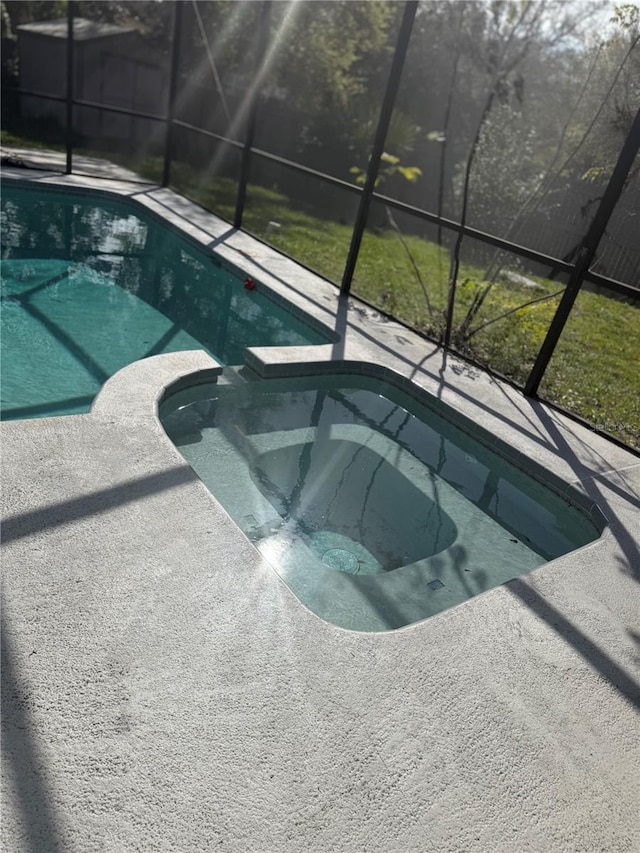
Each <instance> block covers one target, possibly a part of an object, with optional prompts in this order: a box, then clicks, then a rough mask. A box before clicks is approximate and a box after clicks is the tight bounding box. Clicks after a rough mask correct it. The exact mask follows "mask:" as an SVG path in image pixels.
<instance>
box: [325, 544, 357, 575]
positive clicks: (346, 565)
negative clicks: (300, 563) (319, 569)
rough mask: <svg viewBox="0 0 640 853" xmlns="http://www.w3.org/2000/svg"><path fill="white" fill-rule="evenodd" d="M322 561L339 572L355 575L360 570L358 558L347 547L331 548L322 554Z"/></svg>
mask: <svg viewBox="0 0 640 853" xmlns="http://www.w3.org/2000/svg"><path fill="white" fill-rule="evenodd" d="M322 562H323V563H324V564H325V566H328V567H329V568H330V569H335V571H337V572H347V573H348V574H350V575H355V574H356V573H357V571H358V567H359V563H358V558H357V557H356V555H355V554H352V553H351V551H347V550H346V549H345V548H329V550H328V551H325V552H324V554H323V555H322Z"/></svg>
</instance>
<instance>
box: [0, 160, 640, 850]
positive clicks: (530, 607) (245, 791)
mask: <svg viewBox="0 0 640 853" xmlns="http://www.w3.org/2000/svg"><path fill="white" fill-rule="evenodd" d="M8 171H10V170H5V174H6V173H7V172H8ZM20 174H22V173H20ZM33 178H35V179H36V180H39V181H42V182H44V183H55V184H56V185H60V184H62V185H66V186H74V187H78V186H84V185H88V184H87V183H86V179H81V178H78V177H75V176H73V177H70V178H66V179H64V178H61V177H59V176H58V177H56V178H52V177H51V176H50V175H47V174H45V173H42V175H38V174H37V173H34V175H33ZM100 186H101V187H105V188H107V187H108V186H112V188H113V189H114V191H119V192H125V193H130V194H132V195H135V196H136V198H137V200H139V201H140V202H141V203H142V204H144V205H145V206H147V207H148V208H149V209H152V210H154V211H158V212H160V211H171V213H170V218H173V219H175V220H177V219H181V220H182V222H181V223H178V224H181V227H183V228H184V229H185V230H187V231H188V232H189V233H191V235H192V236H193V237H194V239H197V240H199V241H200V242H201V243H202V244H203V245H205V246H215V249H216V251H217V252H218V253H219V254H220V255H221V256H222V257H223V258H225V259H226V260H227V261H228V262H229V263H231V264H234V265H236V266H239V267H241V268H243V269H245V270H246V271H247V273H248V274H251V275H254V276H255V277H256V279H257V280H259V281H260V282H263V283H264V285H265V286H266V287H268V288H270V289H271V290H272V291H274V292H275V293H276V294H277V295H279V296H280V297H282V298H287V299H288V300H290V301H291V302H293V303H294V304H295V305H296V306H297V307H298V308H299V309H300V310H306V311H309V312H310V313H312V315H313V316H314V317H315V319H316V321H317V322H319V323H322V324H324V325H325V326H328V327H330V328H333V329H335V331H336V333H337V336H338V338H339V339H338V341H337V342H336V343H334V344H327V345H325V346H321V347H315V348H311V347H306V348H297V349H293V348H292V349H290V350H285V349H281V350H278V349H269V350H266V349H263V350H259V351H258V350H254V351H253V352H252V353H251V355H250V363H251V364H252V365H253V366H254V367H255V368H256V369H258V370H259V371H261V372H263V373H265V374H269V373H271V372H276V373H277V372H282V371H283V370H285V371H286V370H289V371H291V372H295V370H296V367H295V365H300V364H306V365H311V364H319V365H322V364H324V365H325V367H326V366H327V364H329V363H331V362H332V363H339V364H340V365H345V364H347V365H354V364H355V365H357V364H358V363H360V362H368V363H373V364H378V365H381V366H385V367H387V368H389V369H391V370H393V371H395V373H396V374H397V375H399V376H401V377H404V378H406V379H411V380H412V381H413V382H415V383H416V384H417V385H419V386H420V387H421V388H423V389H424V390H425V391H426V392H428V393H430V394H432V395H434V397H435V398H437V399H438V400H440V401H441V402H442V404H445V405H450V406H452V407H454V408H455V409H456V411H458V412H461V413H462V414H463V415H465V416H467V417H468V418H470V419H471V420H472V421H473V422H474V423H476V424H477V425H478V426H479V427H481V428H483V429H486V430H488V431H489V432H490V433H491V434H492V435H494V436H496V438H497V439H500V440H502V441H504V442H507V443H508V444H509V445H511V446H512V447H516V448H517V449H518V451H520V452H521V453H522V454H523V455H524V456H526V457H528V458H530V459H533V460H535V461H536V462H537V463H538V464H540V465H542V466H543V467H544V468H546V469H548V470H550V471H552V472H553V473H554V474H555V475H556V476H558V477H560V478H562V479H563V480H564V481H565V482H567V483H573V484H576V486H578V487H580V488H581V489H582V490H583V491H584V492H585V493H586V494H587V495H588V496H589V497H590V498H591V499H592V500H593V501H594V502H595V503H596V504H597V505H598V506H599V508H600V509H601V510H602V512H603V513H604V514H605V516H606V517H607V518H608V519H609V522H610V525H609V528H608V529H607V531H606V532H605V534H604V535H603V536H602V537H601V539H600V540H598V541H597V542H595V543H593V544H591V545H589V546H586V547H585V548H583V549H581V550H579V551H576V552H573V553H572V554H569V555H567V556H565V557H562V558H560V559H558V560H555V561H554V562H552V563H549V564H547V565H546V566H543V567H542V568H540V569H537V570H536V571H534V572H532V573H531V574H529V575H527V576H525V577H522V578H519V579H518V580H515V581H512V582H510V583H509V584H507V585H505V586H503V587H499V588H497V589H494V590H491V591H489V592H487V593H485V594H483V595H481V596H478V597H476V598H474V599H472V600H471V601H469V602H467V603H465V604H463V605H460V606H458V607H456V608H453V609H452V610H449V611H446V612H444V613H441V614H439V615H437V616H435V617H432V618H431V619H429V620H427V621H425V622H422V623H418V624H416V625H412V626H408V627H407V628H404V629H400V630H398V631H394V632H390V633H379V634H364V633H353V632H349V631H344V630H341V629H339V628H336V627H334V626H332V625H330V624H327V623H325V622H323V621H322V620H320V619H319V618H317V617H316V616H314V615H313V614H312V613H310V612H309V611H308V610H306V609H305V608H304V607H303V606H302V605H301V604H300V602H299V601H298V600H297V599H296V598H295V597H294V595H293V594H292V593H291V592H289V590H288V589H287V587H286V586H285V585H284V584H283V582H282V581H281V580H280V578H279V577H278V575H277V574H276V572H275V571H274V570H273V569H272V568H271V567H270V566H269V565H268V564H267V563H265V561H264V560H263V559H262V558H261V557H260V555H259V554H258V552H257V551H256V550H255V549H254V548H253V546H252V545H251V544H250V543H249V541H248V540H247V539H246V538H245V537H244V536H243V534H242V533H241V532H240V531H239V529H238V528H237V527H236V526H235V524H234V523H233V522H232V521H231V520H230V519H229V517H228V516H227V514H226V513H225V511H224V510H223V509H222V508H221V507H220V505H219V504H218V503H217V502H216V500H215V499H214V498H213V497H212V495H211V494H210V493H209V491H208V490H207V489H206V488H205V487H204V486H203V485H202V484H201V483H200V481H199V480H198V479H197V477H196V476H195V474H194V473H193V472H192V470H191V469H190V468H189V466H188V465H187V464H186V463H185V462H184V460H183V459H182V457H181V456H180V454H179V453H178V451H177V450H176V449H175V447H174V446H173V445H172V444H171V442H170V441H169V440H168V439H167V437H166V436H165V435H164V433H163V431H162V429H161V427H160V425H159V423H158V421H157V418H156V416H155V408H156V401H157V398H158V395H159V394H160V393H161V389H162V388H163V387H164V386H166V385H169V384H170V383H172V382H173V381H176V380H178V379H179V378H180V377H181V376H184V375H185V374H189V373H192V372H194V371H199V370H213V371H215V369H216V365H215V364H214V363H213V362H212V360H211V359H209V357H208V356H206V355H205V354H204V353H201V352H196V353H176V354H172V355H170V356H159V357H156V358H152V359H147V360H145V361H143V362H137V363H135V365H133V366H131V367H129V368H125V370H123V371H121V372H120V373H119V374H116V376H115V377H113V378H112V379H111V380H109V381H108V382H107V383H106V385H105V386H104V387H103V390H102V391H101V392H100V394H99V395H98V397H97V399H96V402H95V403H94V407H93V409H92V411H91V412H90V413H89V414H86V415H76V416H67V417H61V418H44V419H37V420H26V421H15V422H7V423H4V424H2V427H1V439H2V451H3V472H2V478H3V501H4V508H3V518H4V524H3V547H2V552H3V560H2V565H3V577H4V580H3V594H2V596H3V597H2V656H3V688H2V722H3V740H2V758H3V770H4V774H3V820H2V840H3V845H4V849H6V850H11V851H23V850H24V851H54V850H60V851H65V853H66V851H74V853H75V851H79V852H80V851H81V853H84V851H106V850H108V851H121V850H122V851H150V850H167V851H177V850H179V851H196V850H197V851H200V850H212V849H216V850H222V851H266V852H267V853H268V851H274V853H275V851H345V853H360V851H390V853H395V851H398V853H402V852H403V851H431V850H433V851H514V852H515V851H517V853H520V851H555V850H558V851H609V850H610V851H616V853H617V851H637V850H639V849H640V829H639V828H638V820H637V815H638V811H639V807H640V774H639V773H638V767H639V766H640V724H639V716H638V709H639V707H640V511H639V510H640V459H639V458H638V457H637V456H635V455H633V454H631V453H629V452H628V451H626V450H624V449H622V448H620V447H617V446H616V445H614V444H613V443H611V442H609V441H607V440H606V439H604V438H602V437H600V436H598V435H596V434H594V433H592V432H590V431H588V430H586V429H585V428H583V427H581V426H580V425H579V424H576V423H574V422H572V421H570V420H569V419H567V418H565V417H563V416H562V415H560V414H559V413H557V412H555V411H553V410H551V409H549V408H547V407H545V406H544V405H542V404H540V403H537V402H535V401H531V400H527V399H525V398H524V397H523V396H522V395H521V394H520V393H519V392H517V391H516V390H514V389H512V388H511V387H509V386H507V385H505V384H504V383H501V382H499V381H498V380H496V379H494V378H491V377H490V376H488V375H486V374H484V373H483V372H481V371H480V370H478V369H476V368H471V367H469V366H467V365H465V364H463V363H461V362H459V361H457V360H455V359H453V358H451V357H445V356H444V355H443V354H442V352H441V351H440V350H438V349H437V347H435V346H434V345H432V344H429V343H428V342H426V341H424V340H422V339H420V338H418V337H417V336H415V335H413V334H412V333H411V332H409V331H407V330H406V329H405V328H403V327H402V326H400V325H398V324H395V323H393V322H390V321H387V320H385V319H384V318H382V317H381V316H380V315H377V314H376V313H375V312H374V311H372V310H369V309H367V308H366V307H364V306H361V305H359V304H358V303H356V302H347V301H345V300H341V299H339V298H338V295H337V292H336V289H335V288H333V287H332V286H331V285H329V284H328V283H327V282H325V281H323V280H322V279H320V278H319V277H317V276H315V275H314V274H312V273H311V272H309V271H307V270H305V269H303V268H301V267H299V266H298V265H297V264H295V263H294V262H293V261H291V260H289V259H287V258H285V257H283V256H281V255H279V254H278V253H277V252H275V251H274V250H272V249H270V248H269V247H267V246H265V245H263V244H261V243H259V242H257V241H256V240H253V239H252V238H250V237H249V236H248V235H246V234H244V233H241V232H236V231H234V230H233V229H232V228H230V226H229V225H228V224H226V223H224V222H221V221H220V220H217V219H216V218H215V217H212V216H211V215H209V214H206V213H205V212H204V211H201V210H200V209H199V208H196V207H195V206H193V205H191V204H190V203H189V202H187V201H186V200H184V199H181V198H180V197H178V196H176V195H175V194H173V193H171V192H170V191H168V190H157V189H148V190H147V189H143V188H141V187H140V186H139V185H138V186H137V187H131V186H128V185H126V184H113V185H107V184H106V183H104V184H102V183H101V184H100ZM283 365H284V366H283ZM287 365H288V367H287ZM292 365H294V366H293V367H292ZM299 369H302V368H299Z"/></svg>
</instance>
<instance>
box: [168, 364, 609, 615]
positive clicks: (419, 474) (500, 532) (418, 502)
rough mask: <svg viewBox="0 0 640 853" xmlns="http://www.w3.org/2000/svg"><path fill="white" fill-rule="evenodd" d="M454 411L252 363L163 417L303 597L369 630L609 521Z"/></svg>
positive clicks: (507, 576)
mask: <svg viewBox="0 0 640 853" xmlns="http://www.w3.org/2000/svg"><path fill="white" fill-rule="evenodd" d="M425 399H426V398H425ZM443 414H446V413H445V412H444V411H443V410H442V407H441V410H440V411H436V410H435V409H434V408H432V407H431V406H429V405H426V404H425V402H424V401H421V400H419V399H416V396H414V395H411V394H409V393H407V392H406V391H403V390H402V389H400V388H398V387H396V386H395V385H394V384H393V383H389V382H384V381H380V380H379V379H376V378H373V377H367V376H364V375H346V374H345V375H334V376H309V377H299V378H289V379H260V378H258V377H257V376H256V375H255V374H253V373H252V372H251V371H250V370H249V369H248V368H243V369H241V370H237V369H234V370H229V369H227V370H225V371H224V372H223V374H222V377H221V378H220V380H219V381H218V383H217V384H215V385H204V386H199V387H197V388H193V389H186V390H182V391H180V392H178V393H177V394H175V395H173V396H171V397H169V398H168V399H167V400H165V401H164V402H163V404H162V406H161V411H160V416H161V420H162V423H163V425H164V427H165V430H166V432H167V434H168V435H169V437H170V438H171V439H172V440H173V441H174V443H175V444H176V446H177V447H178V448H179V449H180V451H181V453H182V454H183V456H184V457H185V459H187V461H188V462H189V463H190V464H191V465H192V467H193V468H194V470H195V471H196V472H197V474H198V475H199V476H200V477H201V479H202V480H203V482H204V483H205V484H206V485H207V487H208V488H209V489H210V491H211V492H212V493H213V494H214V495H215V497H216V498H217V500H219V501H220V503H221V504H222V505H223V506H224V507H225V509H226V510H227V512H228V513H229V514H230V515H231V517H232V518H233V520H234V521H235V522H236V524H237V525H238V526H239V527H240V528H241V530H242V531H243V532H244V533H245V535H246V536H247V537H248V538H249V539H250V540H251V541H252V542H253V543H254V545H255V547H256V548H258V550H259V551H260V552H261V553H262V554H263V555H264V557H265V558H266V559H267V560H268V561H269V562H270V563H271V565H272V566H273V567H274V568H275V570H276V571H277V572H278V573H279V574H280V576H281V577H282V578H283V580H284V581H285V582H286V583H287V585H288V586H289V587H290V589H291V590H292V591H293V592H294V593H295V595H296V596H297V597H298V598H299V599H300V601H301V602H302V603H303V604H305V605H306V606H307V607H309V608H310V609H311V610H312V611H313V612H314V613H316V614H317V615H318V616H320V617H321V618H323V619H325V620H326V621H329V622H332V623H333V624H335V625H338V626H340V627H342V628H348V629H352V630H360V631H382V630H390V629H395V628H399V627H402V626H404V625H408V624H411V623H414V622H417V621H420V620H422V619H425V618H427V617H429V616H432V615H434V614H436V613H438V612H440V611H442V610H444V609H446V608H449V607H452V606H454V605H456V604H460V603H462V602H464V601H467V600H468V599H470V598H473V597H474V596H476V595H478V594H480V593H483V592H485V591H486V590H489V589H491V588H493V587H496V586H498V585H500V584H503V583H505V582H506V581H509V580H511V579H512V578H515V577H518V576H519V575H522V574H523V573H525V572H529V571H531V570H532V569H535V568H536V567H538V566H540V565H542V564H544V563H545V562H547V561H549V560H553V559H555V558H556V557H559V556H561V555H563V554H566V553H567V552H569V551H572V550H574V549H576V548H580V547H583V546H585V545H587V544H588V543H590V542H593V541H594V540H596V539H597V538H598V537H599V535H600V533H601V532H602V529H603V527H604V521H603V519H602V517H601V516H600V515H599V514H598V512H597V510H596V509H595V508H594V507H592V506H591V505H590V504H589V503H588V501H587V500H586V499H585V498H584V497H583V496H582V495H580V493H578V492H575V493H573V492H572V491H571V490H570V489H567V487H566V485H565V484H563V483H559V482H557V481H555V479H554V477H553V475H552V474H549V473H547V472H544V471H542V470H541V469H538V468H537V467H536V466H535V465H534V464H533V463H530V464H523V462H522V460H520V461H519V462H518V464H514V462H513V461H509V460H508V459H507V458H506V456H507V455H508V453H507V454H505V453H500V452H496V450H495V448H494V449H491V448H490V447H489V446H487V443H488V442H490V441H491V437H490V436H482V435H481V434H480V433H478V432H477V431H476V430H475V429H474V427H473V425H471V424H468V423H465V422H464V419H461V418H460V417H454V418H453V420H455V421H456V423H454V422H453V421H452V419H451V418H452V417H453V413H450V414H451V417H449V418H447V417H443ZM472 432H473V433H474V434H473V435H472V434H471V433H472ZM483 438H484V440H483Z"/></svg>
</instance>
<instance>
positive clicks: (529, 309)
mask: <svg viewBox="0 0 640 853" xmlns="http://www.w3.org/2000/svg"><path fill="white" fill-rule="evenodd" d="M20 144H30V143H26V142H24V141H22V140H21V142H20ZM161 168H162V162H161V160H160V159H159V158H154V159H152V160H148V161H146V163H145V165H144V168H143V169H142V170H141V172H142V174H143V176H144V177H146V178H148V179H150V180H156V181H157V180H159V177H160V174H161ZM171 184H172V187H173V188H175V189H176V190H178V191H180V192H182V193H183V194H184V195H186V196H188V197H189V198H191V199H193V200H194V201H196V202H198V203H199V204H201V205H202V206H203V207H205V208H207V209H208V210H211V211H214V212H215V213H217V214H218V215H220V216H222V217H223V218H224V219H227V220H228V221H232V220H233V217H234V212H235V204H236V184H235V182H234V181H232V180H229V179H225V178H215V177H210V178H208V179H207V180H203V178H202V175H201V174H197V173H196V172H195V171H194V170H193V169H191V168H190V167H189V166H186V165H183V164H180V163H175V164H174V165H173V167H172V181H171ZM272 223H277V226H276V225H273V224H272ZM278 226H279V227H278ZM243 228H244V229H245V230H247V231H249V232H250V233H252V234H254V235H255V236H257V237H260V238H262V239H264V240H266V241H267V242H269V243H270V244H271V245H272V246H274V248H277V249H279V250H281V251H283V252H286V253H287V254H288V255H291V256H292V257H294V258H296V259H297V260H300V261H301V262H302V263H304V264H306V265H307V266H309V267H311V268H312V269H314V270H317V271H318V272H319V273H320V274H322V275H323V276H325V277H326V278H328V279H330V280H331V281H333V282H335V283H339V282H340V280H341V278H342V274H343V270H344V264H345V260H346V256H347V252H348V249H349V245H350V242H351V230H352V229H351V226H350V225H345V224H341V223H340V222H336V221H332V220H329V219H326V218H320V217H318V216H316V215H314V208H313V200H312V199H310V200H309V204H308V206H307V207H306V208H303V207H302V206H301V205H298V206H295V207H294V206H293V205H292V203H291V201H290V200H289V199H288V198H287V197H286V196H285V195H283V194H282V193H281V192H279V191H278V189H277V188H266V187H261V186H256V185H250V186H249V187H248V191H247V201H246V206H245V210H244V218H243ZM404 244H405V245H403V241H401V239H400V238H399V236H398V235H397V234H396V233H395V232H394V231H392V230H390V229H384V230H367V231H366V233H365V235H364V238H363V241H362V247H361V251H360V255H359V260H358V265H357V268H356V273H355V276H354V281H353V292H354V293H355V294H356V295H358V296H361V297H363V298H364V299H366V300H367V301H368V302H370V303H371V304H373V305H376V306H378V307H380V308H382V309H383V310H385V311H386V312H388V313H390V314H392V315H393V316H396V317H398V318H399V319H400V320H402V321H404V322H406V323H407V324H408V325H410V326H412V327H413V328H415V329H417V330H418V331H420V332H423V333H425V334H427V335H429V336H431V337H433V338H435V339H439V337H440V336H441V334H442V330H443V324H444V312H445V309H446V303H447V292H448V274H449V253H448V251H447V250H446V249H444V248H442V247H439V246H437V245H436V244H434V243H433V242H430V241H429V240H426V239H422V238H420V237H418V236H412V235H407V236H405V238H404ZM463 247H464V244H463ZM407 249H408V250H409V252H410V254H411V255H412V257H413V260H414V261H415V263H416V265H417V267H418V269H419V271H420V278H421V280H422V284H421V283H420V281H419V280H418V278H417V276H416V273H415V270H414V268H413V265H412V262H411V260H410V258H409V255H408V253H407ZM463 256H464V248H463ZM511 263H512V265H513V269H514V271H517V272H522V270H519V269H518V268H517V266H516V264H517V261H515V259H512V261H511ZM527 278H528V279H529V280H530V282H532V283H533V284H534V286H524V285H523V284H518V283H514V282H513V281H509V280H507V279H506V278H505V277H503V278H502V279H500V280H499V281H497V282H496V283H495V284H494V285H493V287H492V288H491V290H490V292H489V294H488V296H487V297H486V299H485V301H484V303H483V305H482V308H481V309H480V311H479V312H478V314H477V316H476V317H475V318H474V321H473V322H472V324H471V326H470V328H471V330H472V331H473V330H474V329H475V328H477V327H478V326H479V325H481V324H482V323H484V322H486V321H489V320H491V319H493V318H496V317H499V316H500V315H502V314H504V313H505V312H507V311H511V310H513V309H515V308H519V310H518V311H516V313H512V314H510V315H509V316H508V317H506V318H504V319H502V320H499V321H497V322H495V323H492V324H490V325H488V326H487V328H486V329H484V330H482V331H479V332H478V333H477V334H472V335H471V336H470V337H466V336H460V335H459V334H458V330H459V328H460V325H461V323H462V321H463V319H464V317H465V316H466V313H467V311H468V309H469V306H470V305H471V303H472V300H473V299H474V296H475V295H476V294H477V293H478V291H479V290H480V289H483V288H484V287H485V286H486V282H485V281H484V280H483V269H482V268H481V267H480V266H477V265H474V264H473V263H463V264H462V265H461V268H460V275H459V279H458V281H459V284H458V287H457V294H456V308H455V314H454V330H453V332H454V334H453V340H454V343H455V347H456V349H457V350H458V351H459V352H461V353H462V354H464V355H466V356H468V357H470V358H472V359H473V360H475V361H476V362H478V363H479V364H481V365H485V366H487V367H490V368H492V369H493V370H495V371H497V372H499V373H501V374H502V375H504V376H506V377H508V378H509V379H511V380H513V381H514V382H516V383H517V384H520V385H522V384H523V383H524V381H525V380H526V377H527V376H528V374H529V371H530V370H531V367H532V366H533V362H534V360H535V357H536V355H537V353H538V351H539V349H540V346H541V344H542V341H543V340H544V337H545V335H546V333H547V329H548V327H549V323H550V322H551V319H552V317H553V315H554V312H555V310H556V307H557V304H558V301H559V297H554V298H551V299H548V300H546V301H541V302H538V303H537V304H534V305H526V303H528V302H530V301H531V300H532V299H538V298H540V297H544V296H546V295H550V294H553V293H555V292H556V291H557V290H559V289H561V285H559V284H558V282H553V281H549V280H547V279H544V278H540V277H536V276H529V275H527ZM424 289H426V292H427V295H428V298H429V302H430V303H431V311H430V310H429V308H428V307H427V300H426V299H425V295H424ZM521 306H525V307H521ZM638 353H640V311H639V310H638V307H634V306H631V305H628V304H625V303H623V302H620V301H618V300H615V299H611V298H608V297H605V296H602V295H598V294H593V293H587V292H582V293H581V294H580V296H579V298H578V301H577V303H576V305H575V307H574V310H573V312H572V315H571V318H570V320H569V323H568V324H567V326H566V328H565V330H564V333H563V335H562V337H561V340H560V343H559V345H558V347H557V349H556V351H555V353H554V356H553V359H552V360H551V363H550V365H549V367H548V369H547V372H546V374H545V377H544V382H543V384H542V385H541V388H540V395H541V396H542V397H543V398H545V399H548V400H549V401H551V402H554V403H556V404H558V405H560V406H562V407H563V408H565V409H567V410H568V411H570V412H573V413H574V414H576V415H578V416H580V417H582V418H584V419H585V420H587V421H589V422H590V423H592V424H594V425H595V426H597V427H598V428H600V429H603V430H605V431H606V432H608V433H610V434H611V435H613V436H616V437H617V438H618V439H620V440H621V441H623V442H625V443H627V444H629V445H631V446H633V447H637V448H640V403H639V401H640V371H638V369H637V363H638Z"/></svg>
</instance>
